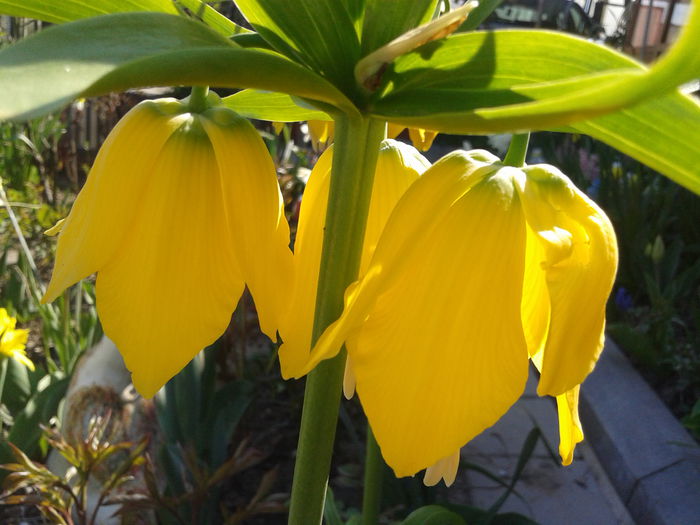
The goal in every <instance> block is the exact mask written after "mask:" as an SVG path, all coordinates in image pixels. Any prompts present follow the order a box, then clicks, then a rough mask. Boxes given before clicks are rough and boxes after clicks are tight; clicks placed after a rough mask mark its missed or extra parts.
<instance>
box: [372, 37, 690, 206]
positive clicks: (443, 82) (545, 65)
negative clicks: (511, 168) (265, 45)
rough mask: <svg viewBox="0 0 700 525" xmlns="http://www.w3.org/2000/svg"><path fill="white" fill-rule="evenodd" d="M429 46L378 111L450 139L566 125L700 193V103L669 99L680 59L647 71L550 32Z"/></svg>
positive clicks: (398, 75) (399, 72)
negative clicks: (450, 135) (456, 135)
mask: <svg viewBox="0 0 700 525" xmlns="http://www.w3.org/2000/svg"><path fill="white" fill-rule="evenodd" d="M686 34H689V33H686ZM686 40H687V39H686ZM681 44H682V45H681V47H680V49H681V54H682V52H683V45H686V47H687V44H684V43H683V41H681ZM421 49H422V51H420V50H418V51H416V52H414V53H411V54H408V55H405V56H403V57H400V58H399V59H398V60H397V61H396V62H395V64H394V69H393V71H391V72H390V73H389V74H388V78H387V80H388V83H387V87H386V89H385V95H384V97H383V98H381V99H380V100H379V101H378V102H376V103H375V104H374V107H373V108H372V110H371V111H372V113H374V114H376V115H378V116H380V117H383V118H386V119H387V120H390V121H393V122H396V123H399V124H403V125H406V126H413V127H421V128H427V129H433V130H439V131H445V132H448V133H491V132H502V131H520V130H528V129H529V130H537V129H552V128H558V127H560V126H562V125H568V127H567V128H565V129H566V130H572V129H573V130H576V131H577V132H581V133H587V134H590V135H592V136H594V137H596V138H598V139H600V140H603V141H604V142H607V143H608V144H610V145H611V146H613V147H616V148H618V149H620V150H621V151H623V152H625V153H627V154H628V155H630V156H633V157H635V158H637V159H639V160H640V161H642V162H645V163H647V164H649V165H650V166H651V167H653V168H654V169H657V170H658V171H660V172H662V173H664V174H665V175H667V176H669V177H671V178H673V179H674V180H676V181H677V182H679V183H680V184H683V185H684V186H686V187H688V188H690V189H691V190H693V191H696V192H698V191H700V181H699V179H700V175H698V173H697V166H698V162H700V125H699V124H700V106H699V105H698V103H697V102H696V101H693V100H692V99H690V98H689V97H686V96H684V95H681V94H680V93H678V92H668V86H669V85H672V83H671V82H670V80H669V78H670V77H673V76H674V75H675V78H678V79H681V78H683V76H687V75H688V73H687V72H683V73H682V76H678V75H681V74H680V73H677V72H675V73H674V71H676V69H677V68H676V66H675V65H674V64H676V62H677V61H678V58H676V57H677V56H678V52H675V53H671V54H670V55H669V56H670V58H667V59H666V61H665V62H661V63H660V64H658V65H657V66H656V67H655V68H653V69H652V70H650V71H647V70H646V69H645V68H644V67H642V66H641V65H639V64H637V63H636V62H634V61H633V60H631V59H630V58H628V57H625V56H623V55H621V54H619V53H616V52H615V51H612V50H610V49H607V48H604V47H602V46H598V45H595V44H592V43H590V42H587V41H585V40H581V39H579V38H576V37H572V36H568V35H563V34H557V33H549V32H544V31H496V32H490V33H483V32H481V33H470V34H463V35H458V36H455V37H451V38H449V39H447V40H446V41H443V42H442V44H441V43H440V42H436V43H434V44H428V45H427V46H423V47H422V48H421ZM699 55H700V54H699ZM695 62H697V59H693V60H689V61H688V63H689V65H690V66H692V67H694V66H693V64H694V63H695ZM668 64H671V66H669V65H668ZM692 67H691V71H692V70H693V69H692ZM669 71H671V73H669ZM664 91H666V94H662V93H663V92H664ZM650 95H654V98H653V99H651V101H647V102H642V103H641V104H639V102H640V100H643V99H644V97H648V96H650ZM634 103H636V105H634V106H632V107H626V106H629V105H631V104H634ZM606 113H608V114H607V115H605V114H606ZM671 116H672V118H669V117H671ZM584 119H587V120H584ZM560 129H561V128H560ZM681 130H685V131H681Z"/></svg>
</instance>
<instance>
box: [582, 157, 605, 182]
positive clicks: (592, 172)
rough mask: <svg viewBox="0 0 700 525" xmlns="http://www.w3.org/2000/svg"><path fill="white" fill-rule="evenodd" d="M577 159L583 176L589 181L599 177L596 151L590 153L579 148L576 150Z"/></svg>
mask: <svg viewBox="0 0 700 525" xmlns="http://www.w3.org/2000/svg"><path fill="white" fill-rule="evenodd" d="M578 160H579V164H580V166H581V172H582V173H583V175H584V177H586V179H588V180H589V181H591V182H593V181H595V180H598V178H599V177H600V166H599V165H598V161H599V158H598V155H597V154H596V153H590V152H589V151H588V150H585V149H580V150H578Z"/></svg>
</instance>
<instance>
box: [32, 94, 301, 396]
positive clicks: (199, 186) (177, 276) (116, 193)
mask: <svg viewBox="0 0 700 525" xmlns="http://www.w3.org/2000/svg"><path fill="white" fill-rule="evenodd" d="M288 243H289V227H288V225H287V222H286V220H285V217H284V214H283V203H282V196H281V194H280V190H279V187H278V184H277V178H276V175H275V169H274V165H273V163H272V159H271V158H270V156H269V154H268V152H267V149H266V147H265V145H264V143H263V142H262V140H261V139H260V137H259V135H258V133H257V132H256V130H255V129H254V128H253V127H252V125H251V124H250V123H249V122H248V121H247V120H246V119H244V118H241V117H239V116H238V115H236V114H235V113H234V112H232V111H231V110H229V109H227V108H225V107H223V106H221V105H219V104H218V97H216V96H215V95H213V94H210V95H209V104H208V108H207V109H206V110H204V111H203V112H202V113H199V114H195V113H191V112H190V111H189V109H188V106H187V104H185V103H183V102H180V101H177V100H175V99H162V100H158V101H146V102H143V103H141V104H139V105H137V106H136V107H135V108H134V109H133V110H131V111H130V112H129V113H128V114H127V115H126V116H125V117H124V118H123V119H122V120H121V122H119V124H118V125H117V126H116V128H115V129H114V130H113V131H112V133H111V134H110V135H109V137H108V138H107V140H106V142H105V144H104V146H103V147H102V149H101V150H100V152H99V154H98V156H97V159H96V160H95V164H94V166H93V168H92V170H91V172H90V175H89V176H88V180H87V183H86V185H85V187H84V188H83V190H82V191H81V192H80V194H79V195H78V198H77V199H76V201H75V204H74V205H73V208H72V210H71V212H70V214H69V215H68V217H67V218H66V220H65V223H64V224H63V225H62V227H61V232H60V234H59V236H58V247H57V254H56V264H55V266H54V270H53V275H52V278H51V282H50V284H49V287H48V290H47V292H46V295H45V296H44V299H43V300H44V301H52V300H53V299H54V298H56V297H57V296H58V295H59V294H60V293H61V291H62V290H63V289H65V288H66V287H68V286H70V285H71V284H73V283H75V282H77V281H78V280H80V279H82V278H84V277H86V276H88V275H90V274H91V273H93V272H97V284H96V295H97V309H98V314H99V317H100V320H101V321H102V325H103V327H104V330H105V333H106V334H107V335H108V336H109V337H110V338H111V339H112V340H113V341H114V342H115V344H116V345H117V347H118V348H119V350H120V351H121V353H122V355H123V357H124V361H125V363H126V366H127V368H129V370H131V372H132V377H133V382H134V385H135V386H136V388H137V389H138V390H139V392H140V393H141V394H142V395H144V396H145V397H151V396H152V395H153V394H155V392H156V391H157V390H158V389H159V388H160V387H161V386H163V384H165V382H166V381H168V379H170V378H171V377H172V376H173V375H175V374H176V373H177V372H178V371H179V370H180V369H181V368H182V367H184V366H185V365H186V364H187V362H189V361H190V359H192V357H194V355H196V354H197V352H199V351H200V350H201V349H202V348H204V347H206V346H207V345H209V344H211V343H213V342H214V341H215V340H216V339H217V338H218V337H219V336H220V335H221V334H222V333H223V331H224V330H225V329H226V327H227V326H228V324H229V320H230V318H231V313H232V312H233V310H234V308H235V307H236V304H237V302H238V299H239V297H240V295H241V293H242V291H243V288H244V285H246V284H247V285H248V287H249V289H250V291H251V294H252V296H253V298H254V300H255V304H256V307H257V310H258V315H259V319H260V325H261V328H262V330H263V332H264V333H265V334H267V335H268V336H270V337H271V338H273V339H274V338H275V337H276V332H277V329H278V326H279V320H280V313H281V307H280V301H279V296H280V295H281V294H285V293H286V292H285V290H284V288H285V286H286V280H287V279H289V275H290V274H291V264H292V261H291V252H290V250H289V248H288Z"/></svg>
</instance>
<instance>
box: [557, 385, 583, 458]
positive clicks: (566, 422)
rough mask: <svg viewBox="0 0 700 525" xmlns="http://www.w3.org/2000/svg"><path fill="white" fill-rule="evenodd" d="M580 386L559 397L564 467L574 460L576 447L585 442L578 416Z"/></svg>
mask: <svg viewBox="0 0 700 525" xmlns="http://www.w3.org/2000/svg"><path fill="white" fill-rule="evenodd" d="M579 390H580V386H579V385H577V386H575V387H574V388H572V389H571V390H569V391H567V392H565V393H563V394H561V395H558V396H557V413H558V415H559V455H560V456H561V462H562V464H563V465H570V464H571V462H572V461H573V459H574V449H575V448H576V445H577V444H578V443H580V442H581V441H583V429H582V428H581V420H580V419H579V416H578V396H579Z"/></svg>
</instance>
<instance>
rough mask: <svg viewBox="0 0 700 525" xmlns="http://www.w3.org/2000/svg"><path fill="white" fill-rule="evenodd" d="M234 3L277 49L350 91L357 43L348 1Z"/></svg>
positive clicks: (240, 0) (244, 0) (257, 0)
mask: <svg viewBox="0 0 700 525" xmlns="http://www.w3.org/2000/svg"><path fill="white" fill-rule="evenodd" d="M236 5H237V6H238V8H239V9H240V11H241V12H242V13H243V15H244V16H245V17H246V19H247V20H248V21H249V22H250V23H251V25H252V26H253V27H254V28H255V30H256V31H257V32H258V33H260V35H261V36H262V37H263V38H265V40H267V41H268V42H270V44H272V46H273V47H274V48H275V49H277V50H278V51H279V52H281V53H283V54H285V55H287V56H288V57H290V58H292V59H294V60H295V61H297V62H299V63H301V64H306V65H307V66H308V67H310V68H311V69H313V70H314V71H316V72H317V73H319V74H321V75H323V76H324V77H325V78H327V79H328V80H330V81H331V82H333V83H334V84H335V85H336V86H338V87H339V88H340V89H342V90H344V91H345V92H346V93H352V92H353V90H354V86H355V82H354V78H353V67H354V66H355V63H356V62H357V60H358V59H359V58H360V43H359V41H358V38H357V32H356V29H355V22H356V20H353V17H352V16H351V13H350V12H349V7H352V6H351V5H350V4H348V2H347V1H345V2H339V1H338V0H295V1H293V2H290V1H289V0H236Z"/></svg>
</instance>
